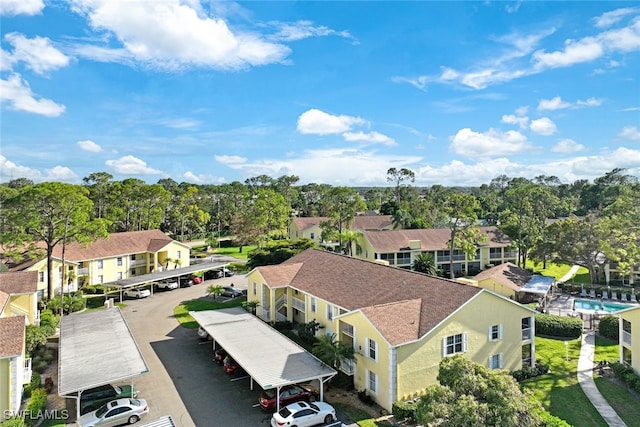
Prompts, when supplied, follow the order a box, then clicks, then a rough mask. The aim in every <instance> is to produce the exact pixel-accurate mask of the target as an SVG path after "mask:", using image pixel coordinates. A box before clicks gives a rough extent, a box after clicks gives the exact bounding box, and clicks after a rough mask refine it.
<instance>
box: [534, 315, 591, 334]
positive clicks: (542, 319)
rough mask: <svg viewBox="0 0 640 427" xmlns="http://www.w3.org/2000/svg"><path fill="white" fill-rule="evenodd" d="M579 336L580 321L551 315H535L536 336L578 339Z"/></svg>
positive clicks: (580, 332)
mask: <svg viewBox="0 0 640 427" xmlns="http://www.w3.org/2000/svg"><path fill="white" fill-rule="evenodd" d="M580 335H582V319H579V318H576V317H566V316H555V315H553V314H538V315H536V336H545V337H562V338H578V337H579V336H580Z"/></svg>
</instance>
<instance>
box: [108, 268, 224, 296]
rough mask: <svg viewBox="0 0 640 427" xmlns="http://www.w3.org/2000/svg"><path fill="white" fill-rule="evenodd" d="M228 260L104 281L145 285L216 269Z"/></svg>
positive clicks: (127, 284) (115, 284)
mask: <svg viewBox="0 0 640 427" xmlns="http://www.w3.org/2000/svg"><path fill="white" fill-rule="evenodd" d="M228 265H229V263H228V262H201V263H198V264H192V265H188V266H186V267H182V268H171V269H168V270H162V271H154V272H153V273H147V274H141V275H139V276H132V277H128V278H126V279H121V280H116V281H115V282H108V283H104V285H105V286H113V287H119V288H122V289H127V288H131V287H134V286H138V285H143V284H145V283H149V282H155V281H157V280H164V279H171V278H174V277H178V276H186V275H187V274H193V273H196V272H198V271H207V270H215V269H219V268H222V267H226V266H228Z"/></svg>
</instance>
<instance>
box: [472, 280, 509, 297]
mask: <svg viewBox="0 0 640 427" xmlns="http://www.w3.org/2000/svg"><path fill="white" fill-rule="evenodd" d="M478 286H480V287H481V288H485V289H488V290H490V291H493V292H495V293H497V294H500V295H502V296H505V297H507V298H511V299H513V300H515V298H516V291H514V290H513V289H511V288H510V287H508V286H504V285H503V284H501V283H499V282H498V281H497V280H495V279H493V278H490V277H489V278H486V279H484V280H479V281H478Z"/></svg>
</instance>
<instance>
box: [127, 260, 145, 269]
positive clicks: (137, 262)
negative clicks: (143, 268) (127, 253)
mask: <svg viewBox="0 0 640 427" xmlns="http://www.w3.org/2000/svg"><path fill="white" fill-rule="evenodd" d="M140 265H147V260H146V259H136V260H133V261H129V267H138V266H140Z"/></svg>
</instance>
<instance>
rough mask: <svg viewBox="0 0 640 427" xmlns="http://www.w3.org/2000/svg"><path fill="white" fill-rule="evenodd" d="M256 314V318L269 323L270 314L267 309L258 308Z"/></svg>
mask: <svg viewBox="0 0 640 427" xmlns="http://www.w3.org/2000/svg"><path fill="white" fill-rule="evenodd" d="M256 313H257V314H258V317H259V318H261V319H262V320H264V321H265V322H269V321H271V312H270V309H269V307H267V308H264V307H258V310H257V312H256Z"/></svg>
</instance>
